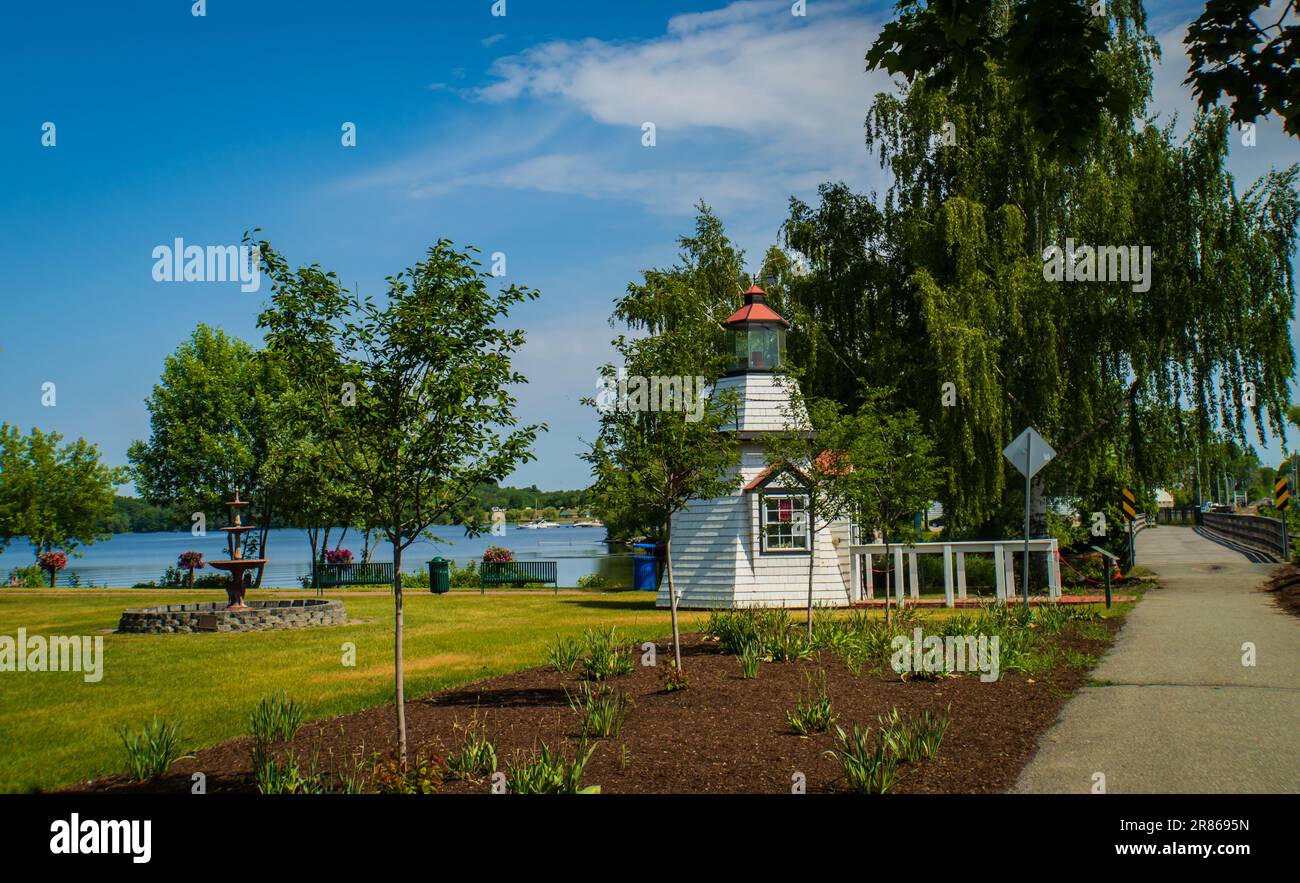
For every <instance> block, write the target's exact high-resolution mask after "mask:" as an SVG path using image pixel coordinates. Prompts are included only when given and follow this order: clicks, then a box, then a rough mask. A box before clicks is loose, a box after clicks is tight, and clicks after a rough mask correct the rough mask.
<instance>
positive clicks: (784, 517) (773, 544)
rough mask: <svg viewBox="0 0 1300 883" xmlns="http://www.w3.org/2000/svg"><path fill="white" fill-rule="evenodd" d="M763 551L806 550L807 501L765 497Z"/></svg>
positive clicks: (798, 497) (789, 496)
mask: <svg viewBox="0 0 1300 883" xmlns="http://www.w3.org/2000/svg"><path fill="white" fill-rule="evenodd" d="M760 508H761V511H762V516H763V551H765V552H805V551H807V550H808V498H807V496H805V495H803V494H764V495H763V497H762V505H761V507H760Z"/></svg>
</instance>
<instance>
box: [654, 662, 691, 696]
mask: <svg viewBox="0 0 1300 883" xmlns="http://www.w3.org/2000/svg"><path fill="white" fill-rule="evenodd" d="M660 671H661V672H662V673H663V674H662V675H661V676H662V677H663V681H664V692H665V693H675V692H677V691H678V690H685V689H687V688H689V687H690V686H691V679H690V678H689V677H687V675H686V672H684V671H682V670H681V669H680V668H678V667H677V660H675V659H670V660H668V664H667V665H665V666H664V667H663V668H662V669H660Z"/></svg>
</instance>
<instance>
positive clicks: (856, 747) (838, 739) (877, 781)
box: [824, 724, 898, 794]
mask: <svg viewBox="0 0 1300 883" xmlns="http://www.w3.org/2000/svg"><path fill="white" fill-rule="evenodd" d="M824 753H825V754H826V756H827V757H830V758H832V759H833V760H835V762H836V763H838V764H839V765H840V770H841V771H842V772H843V774H844V778H845V779H847V780H848V784H849V789H850V790H852V791H856V792H859V793H861V794H886V793H888V792H889V790H890V789H891V788H893V787H894V773H895V770H896V768H897V766H898V760H897V758H896V757H895V755H894V754H893V753H892V752H891V751H890V750H889V748H888V746H887V745H886V744H885V742H884V741H883V740H877V741H876V743H875V745H874V746H873V745H872V742H871V728H870V727H861V728H860V727H859V726H858V725H857V724H854V725H853V728H852V730H851V731H850V732H848V733H846V732H845V731H844V728H843V727H838V726H837V727H836V728H835V747H834V748H833V749H831V750H828V751H826V752H824Z"/></svg>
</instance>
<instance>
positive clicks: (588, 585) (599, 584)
mask: <svg viewBox="0 0 1300 883" xmlns="http://www.w3.org/2000/svg"><path fill="white" fill-rule="evenodd" d="M608 585H609V584H608V582H607V581H606V579H605V578H604V577H603V576H601V575H600V574H599V573H588V574H584V575H583V576H580V577H578V588H580V589H604V588H607V587H608Z"/></svg>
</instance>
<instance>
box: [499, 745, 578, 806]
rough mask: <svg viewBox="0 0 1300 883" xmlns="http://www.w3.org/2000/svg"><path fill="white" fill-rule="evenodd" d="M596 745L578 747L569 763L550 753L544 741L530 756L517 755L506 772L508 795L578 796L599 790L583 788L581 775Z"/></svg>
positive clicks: (561, 755) (558, 755)
mask: <svg viewBox="0 0 1300 883" xmlns="http://www.w3.org/2000/svg"><path fill="white" fill-rule="evenodd" d="M596 744H597V743H592V744H591V745H587V744H586V743H585V742H584V743H583V744H581V745H579V746H578V750H577V752H576V753H575V755H574V757H573V759H572V760H569V759H567V758H565V757H564V755H563V754H561V753H560V752H552V751H551V749H550V747H549V746H547V744H546V743H545V742H543V743H542V747H541V750H540V751H538V752H535V753H534V754H533V755H532V756H529V757H520V756H519V755H517V754H516V756H515V758H514V760H513V762H512V763H511V764H510V765H509V767H508V768H507V771H506V792H507V793H509V794H579V793H583V792H587V793H590V792H592V791H593V790H595V791H599V786H595V787H594V788H583V787H582V784H581V783H582V772H583V770H584V769H585V768H586V766H587V762H588V761H590V760H591V755H592V754H593V753H595V751H596Z"/></svg>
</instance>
